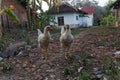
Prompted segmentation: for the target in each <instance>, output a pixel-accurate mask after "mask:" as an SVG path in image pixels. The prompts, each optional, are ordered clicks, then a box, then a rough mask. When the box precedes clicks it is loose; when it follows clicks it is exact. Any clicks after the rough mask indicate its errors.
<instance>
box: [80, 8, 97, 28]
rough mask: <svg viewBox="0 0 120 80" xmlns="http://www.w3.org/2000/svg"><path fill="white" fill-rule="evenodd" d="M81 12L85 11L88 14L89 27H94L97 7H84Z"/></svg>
mask: <svg viewBox="0 0 120 80" xmlns="http://www.w3.org/2000/svg"><path fill="white" fill-rule="evenodd" d="M80 10H82V11H84V12H86V13H87V15H86V16H87V17H86V19H87V26H93V23H94V10H95V7H93V6H90V7H82V8H80Z"/></svg>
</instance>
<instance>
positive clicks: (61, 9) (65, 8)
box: [51, 3, 86, 14]
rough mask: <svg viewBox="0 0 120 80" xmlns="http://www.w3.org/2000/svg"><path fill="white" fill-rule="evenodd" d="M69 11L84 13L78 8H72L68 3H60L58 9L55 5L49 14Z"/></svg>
mask: <svg viewBox="0 0 120 80" xmlns="http://www.w3.org/2000/svg"><path fill="white" fill-rule="evenodd" d="M69 12H77V13H83V14H86V12H84V11H81V10H79V9H78V8H74V7H73V6H71V5H70V4H68V3H64V4H61V5H60V6H59V10H57V8H56V7H54V9H53V10H52V11H51V14H59V13H69Z"/></svg>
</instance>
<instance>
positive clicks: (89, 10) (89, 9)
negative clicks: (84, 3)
mask: <svg viewBox="0 0 120 80" xmlns="http://www.w3.org/2000/svg"><path fill="white" fill-rule="evenodd" d="M80 10H82V11H84V12H86V13H88V14H92V13H94V11H95V7H93V6H90V7H82V8H81V9H80Z"/></svg>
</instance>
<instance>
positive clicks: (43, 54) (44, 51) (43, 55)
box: [41, 48, 48, 59]
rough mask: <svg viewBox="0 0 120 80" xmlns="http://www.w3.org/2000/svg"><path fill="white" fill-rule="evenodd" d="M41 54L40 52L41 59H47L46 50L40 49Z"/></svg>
mask: <svg viewBox="0 0 120 80" xmlns="http://www.w3.org/2000/svg"><path fill="white" fill-rule="evenodd" d="M41 52H42V58H43V59H47V56H48V54H47V49H43V48H42V49H41Z"/></svg>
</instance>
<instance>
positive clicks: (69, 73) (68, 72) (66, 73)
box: [64, 68, 73, 75]
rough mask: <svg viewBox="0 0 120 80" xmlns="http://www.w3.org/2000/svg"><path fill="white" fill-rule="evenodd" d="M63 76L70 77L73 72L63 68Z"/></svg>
mask: <svg viewBox="0 0 120 80" xmlns="http://www.w3.org/2000/svg"><path fill="white" fill-rule="evenodd" d="M64 74H65V75H72V74H73V70H72V69H70V68H65V69H64Z"/></svg>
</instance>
